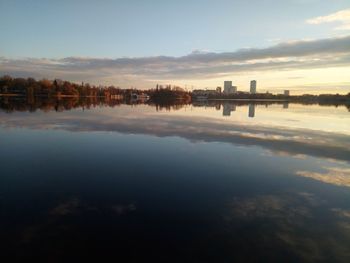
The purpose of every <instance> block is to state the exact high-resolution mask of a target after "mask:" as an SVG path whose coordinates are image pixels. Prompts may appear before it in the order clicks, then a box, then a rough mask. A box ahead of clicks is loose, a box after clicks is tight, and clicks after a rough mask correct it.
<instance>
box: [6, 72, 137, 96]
mask: <svg viewBox="0 0 350 263" xmlns="http://www.w3.org/2000/svg"><path fill="white" fill-rule="evenodd" d="M125 93H130V90H122V89H120V88H118V87H114V86H99V87H97V86H94V85H90V84H88V83H85V84H84V83H81V84H76V83H72V82H69V81H63V80H59V79H55V80H48V79H42V80H35V79H33V78H12V77H11V76H7V75H6V76H3V77H1V78H0V94H5V95H14V96H32V97H48V98H49V97H60V96H69V97H111V96H113V95H114V96H116V95H124V94H125Z"/></svg>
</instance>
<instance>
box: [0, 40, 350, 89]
mask: <svg viewBox="0 0 350 263" xmlns="http://www.w3.org/2000/svg"><path fill="white" fill-rule="evenodd" d="M349 65H350V36H346V37H339V38H326V39H319V40H303V41H290V42H285V43H280V44H277V45H273V46H271V47H267V48H259V49H258V48H249V49H240V50H237V51H234V52H224V53H213V52H193V53H191V54H189V55H185V56H182V57H170V56H156V57H138V58H137V57H136V58H117V59H110V58H87V57H67V58H62V59H48V58H43V59H38V58H24V59H9V58H5V57H0V74H11V75H14V76H22V77H29V76H34V77H37V78H41V77H47V78H63V79H67V80H71V81H78V82H81V81H85V82H86V81H89V82H92V83H104V84H106V83H113V84H118V85H120V86H125V85H130V84H133V85H135V84H136V83H138V84H140V83H145V85H146V86H147V84H148V83H152V86H153V82H154V81H155V80H157V81H158V80H177V79H209V78H217V77H223V76H226V75H234V74H241V73H242V72H254V71H259V72H260V71H270V70H293V69H298V70H299V69H314V68H326V67H341V66H349Z"/></svg>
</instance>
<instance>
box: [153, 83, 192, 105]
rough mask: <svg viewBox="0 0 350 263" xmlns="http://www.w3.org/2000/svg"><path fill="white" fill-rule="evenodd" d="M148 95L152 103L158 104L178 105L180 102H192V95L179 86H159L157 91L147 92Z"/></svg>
mask: <svg viewBox="0 0 350 263" xmlns="http://www.w3.org/2000/svg"><path fill="white" fill-rule="evenodd" d="M146 93H147V94H148V95H149V96H150V97H151V100H152V101H154V102H155V103H158V104H161V103H162V102H164V103H169V102H171V103H173V104H176V101H178V100H181V101H184V102H185V103H190V102H191V93H190V92H187V91H185V90H184V89H183V88H181V87H178V86H171V85H166V86H162V85H159V84H157V86H156V88H155V89H150V90H147V91H146Z"/></svg>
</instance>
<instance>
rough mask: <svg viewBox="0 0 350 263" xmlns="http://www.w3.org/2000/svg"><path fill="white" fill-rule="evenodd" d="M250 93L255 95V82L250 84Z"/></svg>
mask: <svg viewBox="0 0 350 263" xmlns="http://www.w3.org/2000/svg"><path fill="white" fill-rule="evenodd" d="M250 93H251V94H255V93H256V80H252V81H251V82H250Z"/></svg>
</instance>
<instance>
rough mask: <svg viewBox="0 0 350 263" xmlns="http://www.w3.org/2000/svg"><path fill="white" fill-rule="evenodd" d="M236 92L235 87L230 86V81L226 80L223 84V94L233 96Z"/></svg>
mask: <svg viewBox="0 0 350 263" xmlns="http://www.w3.org/2000/svg"><path fill="white" fill-rule="evenodd" d="M236 92H237V86H232V81H229V80H226V81H225V82H224V92H223V93H224V94H233V93H236Z"/></svg>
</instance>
